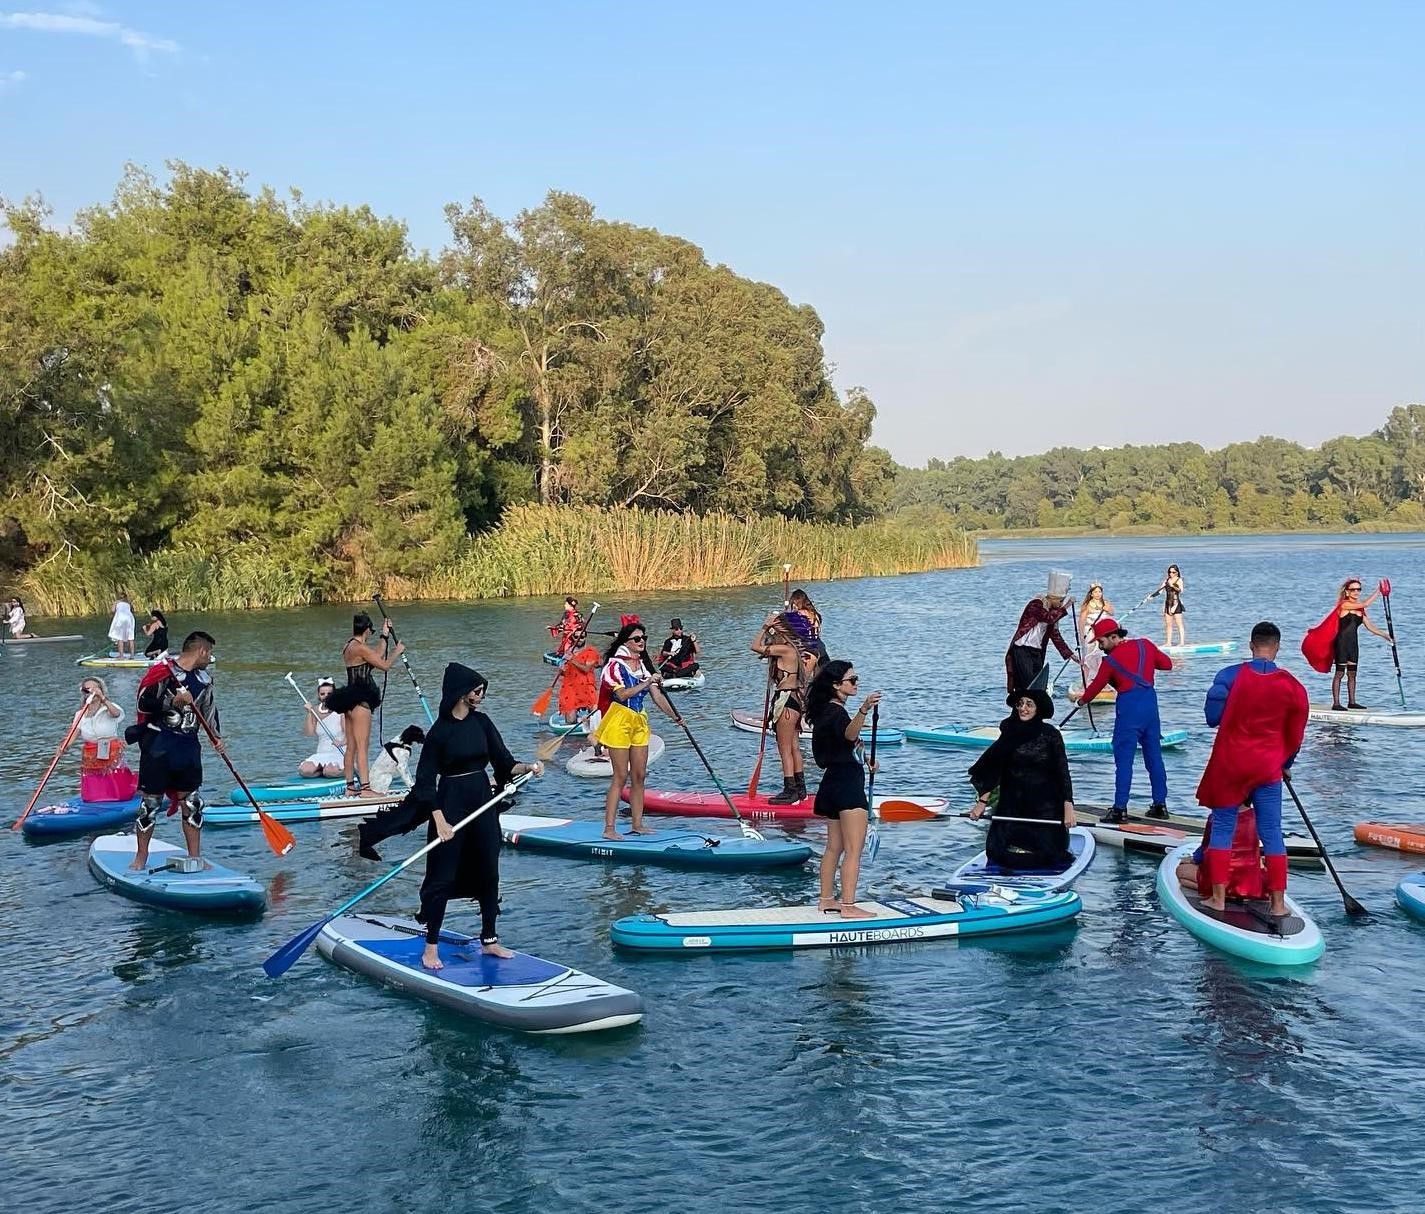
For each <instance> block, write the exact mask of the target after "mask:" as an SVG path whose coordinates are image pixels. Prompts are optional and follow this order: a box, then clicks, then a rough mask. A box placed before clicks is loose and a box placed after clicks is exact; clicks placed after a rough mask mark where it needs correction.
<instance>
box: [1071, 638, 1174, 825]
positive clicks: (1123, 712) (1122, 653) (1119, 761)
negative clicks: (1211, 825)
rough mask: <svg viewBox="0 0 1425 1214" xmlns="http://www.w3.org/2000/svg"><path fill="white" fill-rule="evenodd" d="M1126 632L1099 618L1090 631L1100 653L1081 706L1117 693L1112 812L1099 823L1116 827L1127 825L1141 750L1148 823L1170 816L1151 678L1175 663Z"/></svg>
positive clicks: (1146, 640) (1152, 646) (1166, 781)
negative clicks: (1102, 694) (1148, 796)
mask: <svg viewBox="0 0 1425 1214" xmlns="http://www.w3.org/2000/svg"><path fill="white" fill-rule="evenodd" d="M1127 636H1128V630H1127V629H1125V628H1120V627H1119V626H1118V621H1117V620H1115V619H1114V618H1113V617H1112V616H1110V615H1105V616H1100V617H1099V620H1098V622H1097V623H1096V624H1094V626H1093V638H1094V640H1095V641H1097V642H1098V647H1099V649H1101V650H1102V651H1103V662H1102V664H1101V665H1100V666H1099V668H1098V674H1096V675H1094V677H1093V681H1092V682H1091V683H1090V684H1089V685H1088V686H1087V687H1086V688H1085V689H1084V694H1083V697H1082V699H1081V700H1080V703H1082V704H1091V703H1093V699H1094V697H1095V696H1096V695H1098V693H1099V692H1101V691H1102V690H1103V689H1104V688H1105V687H1107V686H1108V685H1109V684H1110V683H1111V684H1112V685H1113V689H1114V690H1115V691H1116V692H1117V693H1118V701H1117V711H1115V712H1114V714H1113V806H1112V808H1111V809H1109V811H1108V812H1107V813H1106V814H1104V815H1103V817H1102V818H1101V819H1099V820H1100V822H1102V823H1103V824H1104V825H1105V826H1114V825H1117V824H1118V823H1121V822H1126V821H1127V820H1128V797H1129V794H1131V793H1132V791H1133V760H1134V758H1136V757H1137V754H1138V750H1139V748H1140V747H1141V748H1142V750H1143V766H1144V767H1146V768H1147V769H1148V783H1149V786H1150V788H1151V790H1152V794H1153V803H1152V806H1151V807H1150V808H1149V810H1148V816H1149V817H1150V818H1166V817H1167V816H1168V769H1167V768H1166V767H1164V766H1163V724H1162V721H1161V720H1160V719H1159V716H1158V691H1157V688H1155V687H1154V686H1153V676H1154V674H1155V673H1156V672H1157V671H1159V670H1171V669H1172V668H1173V659H1172V658H1170V657H1168V655H1167V654H1166V653H1164V652H1163V651H1162V650H1161V649H1159V648H1158V647H1157V646H1156V645H1154V644H1153V642H1152V641H1150V640H1148V638H1147V637H1134V638H1133V639H1132V640H1131V641H1130V640H1127V639H1126V638H1127Z"/></svg>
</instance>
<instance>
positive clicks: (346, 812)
mask: <svg viewBox="0 0 1425 1214" xmlns="http://www.w3.org/2000/svg"><path fill="white" fill-rule="evenodd" d="M405 796H406V794H405V793H404V792H393V793H390V794H388V795H387V796H379V795H375V794H373V795H372V796H369V797H328V798H325V799H323V800H320V801H267V802H258V804H260V805H262V809H263V812H264V813H265V814H267V816H268V817H269V818H274V819H276V820H277V821H278V822H285V823H287V825H289V826H291V825H294V824H297V823H301V822H328V821H334V820H336V819H339V818H369V817H370V816H371V815H372V814H374V813H376V812H377V811H378V810H382V809H386V808H388V807H390V806H392V805H399V804H400V803H401V801H402V800H404V799H405ZM260 821H261V819H260V818H259V817H258V816H257V810H255V809H253V808H252V806H251V805H250V804H241V805H210V806H209V807H208V808H207V809H206V810H204V811H203V825H205V826H256V825H257V824H258V823H259V822H260Z"/></svg>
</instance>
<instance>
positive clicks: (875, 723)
mask: <svg viewBox="0 0 1425 1214" xmlns="http://www.w3.org/2000/svg"><path fill="white" fill-rule="evenodd" d="M880 725H881V706H880V704H879V703H878V704H876V705H875V707H873V708H872V709H871V762H870V765H869V766H870V769H871V770H870V775H869V776H867V778H866V805H867V810H866V863H867V864H868V865H869V864H874V863H875V862H876V857H877V856H878V855H879V854H880V852H881V832H880V830H879V828H878V816H877V814H876V731H877V730H878V729H879V728H880Z"/></svg>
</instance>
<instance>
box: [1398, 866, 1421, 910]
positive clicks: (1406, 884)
mask: <svg viewBox="0 0 1425 1214" xmlns="http://www.w3.org/2000/svg"><path fill="white" fill-rule="evenodd" d="M1395 900H1396V902H1397V903H1398V904H1399V906H1400V909H1401V910H1403V911H1404V912H1405V913H1406V914H1407V915H1409V916H1410V917H1411V918H1412V919H1422V920H1425V873H1413V874H1411V875H1410V876H1409V877H1406V878H1405V880H1404V881H1402V882H1401V883H1400V884H1399V885H1397V886H1396V887H1395Z"/></svg>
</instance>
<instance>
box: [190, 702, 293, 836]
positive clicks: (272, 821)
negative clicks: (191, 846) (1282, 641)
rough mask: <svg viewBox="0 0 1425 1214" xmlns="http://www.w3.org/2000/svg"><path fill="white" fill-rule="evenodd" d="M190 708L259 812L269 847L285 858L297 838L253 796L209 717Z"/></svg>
mask: <svg viewBox="0 0 1425 1214" xmlns="http://www.w3.org/2000/svg"><path fill="white" fill-rule="evenodd" d="M189 707H190V708H192V709H193V715H194V716H195V717H197V718H198V724H199V725H201V726H202V727H203V732H204V733H206V734H207V735H208V741H210V742H211V743H212V744H213V749H214V750H216V751H217V752H218V755H219V756H220V757H221V758H222V760H223V762H224V763H226V764H227V765H228V770H229V771H230V772H232V773H233V779H234V780H236V781H237V782H238V787H239V788H241V789H242V791H243V795H244V796H246V797H247V799H248V801H250V802H251V803H252V807H253V809H255V810H257V820H258V822H260V823H261V824H262V834H263V837H264V838H265V839H266V840H267V846H268V847H270V848H271V849H272V850H273V852H274V854H276V855H279V856H285V855H286V854H287V853H288V852H289V851H291V850H292V849H293V848H294V847H296V846H297V836H296V835H294V834H293V833H292V832H291V831H290V830H288V829H287V828H286V827H285V826H283V825H282V823H281V822H279V821H278V820H277V819H276V818H274V817H273V816H272V815H271V814H270V813H268V812H267V811H266V810H265V809H263V808H262V806H261V805H259V804H258V803H257V798H256V797H254V796H253V795H252V789H250V788H249V787H248V786H247V784H246V782H245V781H244V780H243V778H242V777H241V776H240V775H238V769H237V768H236V767H234V766H233V761H232V760H231V759H230V758H228V752H227V750H226V748H225V747H224V746H223V743H222V739H221V738H219V737H218V735H217V734H216V733H214V732H213V727H212V726H211V725H209V724H208V719H207V717H205V716H204V715H203V714H202V713H201V712H199V711H198V705H196V704H190V705H189Z"/></svg>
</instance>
